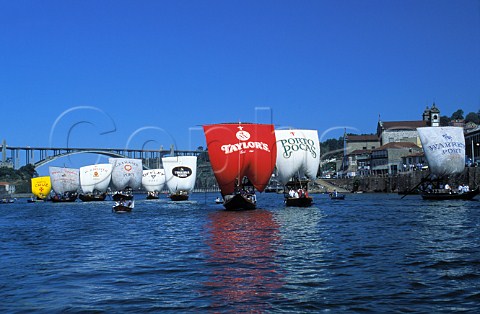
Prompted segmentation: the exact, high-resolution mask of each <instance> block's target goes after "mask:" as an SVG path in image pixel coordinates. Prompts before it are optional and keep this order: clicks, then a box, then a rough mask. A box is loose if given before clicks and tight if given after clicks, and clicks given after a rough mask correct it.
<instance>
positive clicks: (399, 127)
mask: <svg viewBox="0 0 480 314" xmlns="http://www.w3.org/2000/svg"><path fill="white" fill-rule="evenodd" d="M422 118H423V119H422V120H417V121H389V122H384V121H380V120H379V121H378V124H377V136H378V138H379V140H380V145H385V144H388V143H392V142H411V143H414V144H416V145H421V144H420V139H419V137H418V132H417V128H420V127H426V126H440V110H439V109H438V108H437V107H436V106H435V104H433V105H432V108H428V107H427V108H426V109H425V110H424V112H423V115H422Z"/></svg>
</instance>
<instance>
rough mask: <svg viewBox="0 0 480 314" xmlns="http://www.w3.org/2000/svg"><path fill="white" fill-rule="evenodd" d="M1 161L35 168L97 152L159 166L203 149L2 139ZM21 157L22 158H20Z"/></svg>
mask: <svg viewBox="0 0 480 314" xmlns="http://www.w3.org/2000/svg"><path fill="white" fill-rule="evenodd" d="M0 149H1V153H2V161H1V163H0V166H10V167H12V166H13V167H14V168H15V169H17V168H19V167H20V162H22V163H24V165H28V164H32V165H33V166H34V167H35V168H38V167H40V166H43V165H45V164H48V163H49V162H52V161H54V160H57V159H59V158H63V157H67V156H71V155H76V154H99V155H105V156H109V157H115V158H122V157H125V158H137V159H142V162H143V165H144V168H146V169H150V168H160V165H161V159H162V157H164V156H168V155H170V156H174V155H175V156H199V155H200V154H202V153H205V152H204V151H201V150H200V151H187V150H174V147H173V145H172V146H171V147H170V149H169V150H164V149H159V150H144V149H130V148H72V147H30V146H26V147H17V146H8V145H7V144H6V142H5V140H4V141H3V143H2V145H1V146H0ZM22 157H23V158H22Z"/></svg>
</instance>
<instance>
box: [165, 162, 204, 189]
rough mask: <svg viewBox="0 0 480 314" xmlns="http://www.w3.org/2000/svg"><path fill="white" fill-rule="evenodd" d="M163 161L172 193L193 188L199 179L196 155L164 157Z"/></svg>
mask: <svg viewBox="0 0 480 314" xmlns="http://www.w3.org/2000/svg"><path fill="white" fill-rule="evenodd" d="M162 163H163V168H164V169H165V179H166V184H167V187H168V190H169V191H170V193H176V192H178V191H186V192H190V191H191V190H193V188H194V186H195V180H196V179H197V157H196V156H177V157H164V158H162Z"/></svg>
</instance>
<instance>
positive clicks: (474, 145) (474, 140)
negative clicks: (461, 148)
mask: <svg viewBox="0 0 480 314" xmlns="http://www.w3.org/2000/svg"><path fill="white" fill-rule="evenodd" d="M465 154H466V155H467V156H466V157H467V160H466V162H467V165H468V166H470V165H471V164H474V163H477V164H478V162H479V161H480V127H476V128H475V129H472V130H467V131H466V132H465Z"/></svg>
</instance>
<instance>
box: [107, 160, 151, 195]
mask: <svg viewBox="0 0 480 314" xmlns="http://www.w3.org/2000/svg"><path fill="white" fill-rule="evenodd" d="M108 162H109V163H110V164H112V166H113V169H112V184H113V186H114V187H115V188H116V189H117V190H118V191H121V190H124V189H125V188H126V187H130V188H132V189H138V188H139V187H140V186H141V185H142V175H143V169H142V160H141V159H133V158H109V159H108Z"/></svg>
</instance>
